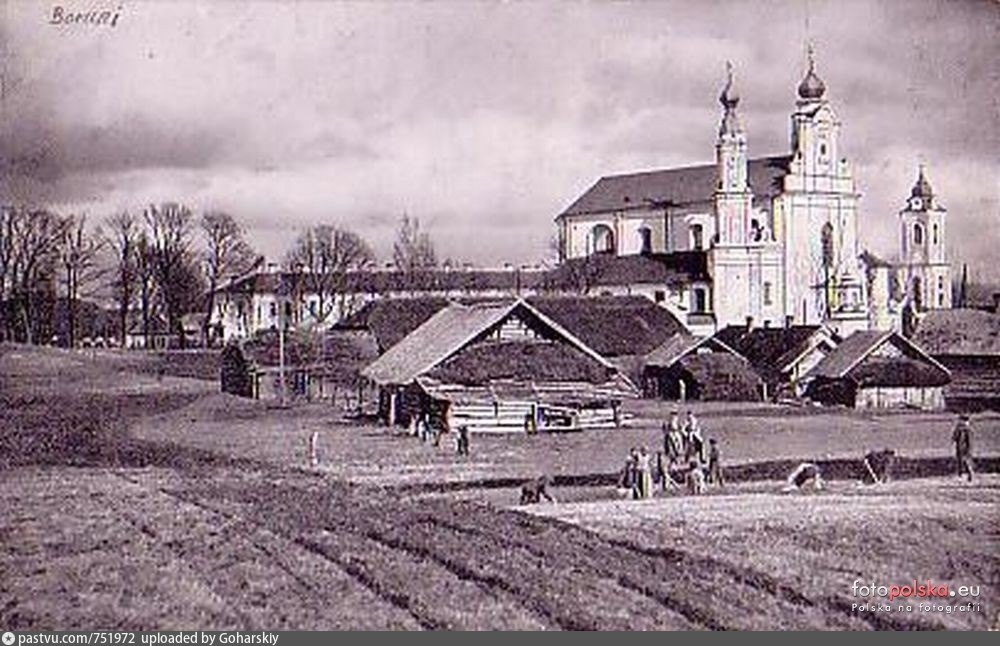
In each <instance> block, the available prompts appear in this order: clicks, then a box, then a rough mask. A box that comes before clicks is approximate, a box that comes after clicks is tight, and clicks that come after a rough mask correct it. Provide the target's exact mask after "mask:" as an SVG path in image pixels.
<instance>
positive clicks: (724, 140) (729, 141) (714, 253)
mask: <svg viewBox="0 0 1000 646" xmlns="http://www.w3.org/2000/svg"><path fill="white" fill-rule="evenodd" d="M719 103H721V104H722V121H721V123H720V124H719V137H718V139H717V140H716V144H715V160H716V173H717V181H716V187H715V194H714V196H713V215H714V219H715V231H716V236H715V239H714V240H713V242H712V245H711V247H710V249H709V254H708V263H709V272H710V274H711V276H712V290H713V292H712V294H713V298H712V302H713V312H714V314H715V319H716V324H717V325H718V326H720V327H721V326H724V325H730V324H745V323H746V321H747V319H748V318H750V319H753V320H755V321H757V322H759V323H760V324H762V325H768V324H774V325H778V324H780V322H781V320H782V311H781V307H780V302H779V299H778V294H779V293H780V291H781V289H782V288H783V281H782V274H781V252H780V247H779V245H778V243H777V241H776V240H775V239H774V236H773V235H772V232H771V228H770V227H769V226H767V224H766V221H767V218H766V217H765V214H764V213H762V212H759V210H755V209H754V203H753V189H752V187H751V186H750V178H749V165H748V160H747V136H746V133H745V132H744V131H743V126H742V124H741V123H740V118H739V115H738V114H737V107H738V106H739V103H740V96H739V93H738V92H737V90H736V83H735V80H734V78H733V66H732V65H731V64H729V63H727V64H726V85H725V87H724V88H723V90H722V93H721V94H720V95H719Z"/></svg>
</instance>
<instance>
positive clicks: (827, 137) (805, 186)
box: [775, 47, 868, 335]
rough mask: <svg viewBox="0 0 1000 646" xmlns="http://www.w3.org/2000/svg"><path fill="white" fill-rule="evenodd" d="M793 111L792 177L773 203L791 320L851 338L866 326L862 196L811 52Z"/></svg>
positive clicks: (839, 125) (810, 50) (786, 181)
mask: <svg viewBox="0 0 1000 646" xmlns="http://www.w3.org/2000/svg"><path fill="white" fill-rule="evenodd" d="M795 106H796V108H795V111H794V112H793V113H792V118H791V158H790V161H789V169H788V174H787V175H786V176H785V179H784V191H783V193H782V195H781V196H780V197H779V198H778V199H777V200H776V204H775V210H776V217H775V221H776V226H777V227H779V228H780V230H781V237H782V241H783V246H784V253H785V270H786V274H785V280H786V291H785V295H784V307H785V314H786V316H789V317H791V319H792V320H793V321H794V322H795V323H800V324H818V323H826V324H828V325H830V326H831V327H833V328H834V329H835V330H837V331H838V332H839V333H841V334H843V335H846V334H850V333H851V332H854V331H856V330H860V329H867V327H868V320H867V309H868V306H867V295H866V293H865V287H864V285H865V283H864V280H863V276H864V273H863V270H862V266H861V261H860V248H859V246H858V237H857V230H858V227H857V217H858V198H859V195H858V192H857V189H856V187H855V183H854V177H853V173H852V170H851V167H850V165H849V164H848V162H847V160H846V159H845V158H844V157H843V156H842V155H841V150H840V127H841V124H840V120H839V119H838V118H837V114H836V112H835V111H834V109H833V107H832V106H831V105H830V102H829V101H828V100H827V98H826V84H825V83H823V81H822V79H820V77H819V74H818V73H817V71H816V60H815V56H814V53H813V50H812V47H810V48H809V63H808V69H807V71H806V75H805V77H804V78H803V79H802V82H801V83H799V86H798V99H797V101H796V104H795Z"/></svg>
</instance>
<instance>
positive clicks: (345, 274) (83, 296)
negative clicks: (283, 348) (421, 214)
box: [0, 203, 438, 347]
mask: <svg viewBox="0 0 1000 646" xmlns="http://www.w3.org/2000/svg"><path fill="white" fill-rule="evenodd" d="M263 260H264V259H263V257H262V256H261V255H259V254H258V253H257V252H256V251H255V250H254V248H253V247H252V245H251V244H250V242H249V241H248V240H247V236H246V229H245V228H244V226H243V225H242V224H241V223H240V222H239V221H238V220H237V219H236V218H235V217H234V216H232V215H230V214H228V213H225V212H220V211H206V212H204V213H202V214H201V215H200V217H196V215H195V213H194V212H193V211H192V210H191V209H190V208H188V207H186V206H184V205H183V204H178V203H163V204H160V205H151V206H149V207H147V208H146V209H143V210H142V211H141V212H139V213H134V212H131V211H121V212H118V213H115V214H112V215H110V216H108V217H106V218H104V219H103V220H101V221H100V222H98V223H96V225H95V226H90V223H88V218H87V216H86V215H83V214H70V215H60V214H57V213H55V212H53V211H51V210H48V209H30V208H24V207H15V206H11V207H3V208H0V340H8V341H18V342H23V343H50V342H52V341H56V342H58V343H59V344H60V345H67V346H69V347H76V346H78V345H79V344H80V341H81V339H80V338H79V337H80V328H81V308H82V305H83V304H85V303H92V302H94V301H98V302H100V301H104V302H107V301H110V302H111V303H112V304H113V309H114V318H115V325H114V328H115V338H116V339H117V340H118V343H119V344H121V345H122V346H124V345H125V344H126V340H127V337H128V335H129V334H130V333H133V334H138V335H140V336H142V337H144V345H145V347H152V345H153V344H152V343H151V336H152V335H153V334H154V333H156V331H157V330H158V329H159V327H160V326H161V322H162V323H163V324H165V326H166V332H168V333H169V334H170V336H171V337H172V338H175V339H178V341H179V343H180V345H181V347H184V346H185V345H186V344H187V342H188V340H187V338H186V336H185V329H184V322H183V320H184V318H185V316H186V315H187V314H190V313H194V312H201V313H204V314H205V316H203V317H201V321H200V335H201V341H202V343H203V344H205V345H209V344H211V343H212V341H213V334H212V330H211V329H210V321H211V316H210V313H211V312H212V311H213V310H214V309H215V307H216V294H217V291H218V289H219V288H220V287H221V286H222V285H223V284H224V283H225V281H226V280H228V279H229V278H230V277H234V276H239V275H244V274H247V273H249V272H251V271H253V270H255V269H257V268H259V267H260V266H261V265H262V263H263ZM283 260H284V262H283V263H282V264H283V267H284V269H285V270H286V272H287V273H288V275H290V276H292V277H293V280H292V281H291V283H292V287H291V288H292V289H293V290H295V291H297V292H299V294H298V295H301V294H302V293H304V292H309V293H312V294H315V295H316V296H317V302H315V303H314V306H315V311H313V312H312V315H313V317H314V318H315V319H316V320H318V321H321V322H322V321H326V320H328V319H329V317H330V316H332V315H333V313H334V312H335V311H337V309H338V305H340V306H341V307H343V305H344V303H343V302H340V303H338V299H343V298H346V296H345V293H346V292H347V291H349V290H346V289H345V287H347V281H348V280H349V279H350V275H351V273H352V272H354V271H357V270H364V269H370V268H373V267H374V266H375V263H376V256H375V254H374V252H373V251H372V247H371V246H370V245H369V244H368V242H367V241H365V240H364V238H362V237H361V236H360V235H359V234H357V233H355V232H354V231H351V230H350V229H348V228H346V227H343V226H339V225H318V226H313V227H309V228H307V229H305V230H304V231H302V232H301V233H300V235H299V236H298V237H297V239H296V240H295V242H294V244H293V246H292V248H291V250H290V251H289V252H288V253H287V254H286V256H285V258H284V259H283ZM393 264H394V265H395V266H396V267H397V268H398V269H400V270H402V271H416V270H421V269H428V268H433V267H436V266H437V264H438V263H437V256H436V253H435V250H434V245H433V243H432V241H431V239H430V237H429V235H428V234H427V233H426V232H424V231H421V229H420V222H419V220H418V219H417V218H410V217H409V216H406V215H404V216H403V217H402V218H401V221H400V225H399V230H398V233H397V238H396V241H395V243H394V245H393ZM341 311H343V310H341ZM57 321H61V322H62V323H63V324H62V325H59V326H57V324H56V322H57ZM56 332H60V333H61V334H56Z"/></svg>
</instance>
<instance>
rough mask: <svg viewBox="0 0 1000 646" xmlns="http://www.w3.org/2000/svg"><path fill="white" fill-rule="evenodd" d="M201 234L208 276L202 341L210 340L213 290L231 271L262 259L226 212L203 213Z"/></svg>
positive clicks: (207, 342)
mask: <svg viewBox="0 0 1000 646" xmlns="http://www.w3.org/2000/svg"><path fill="white" fill-rule="evenodd" d="M200 224H201V230H202V233H203V234H204V236H205V257H204V269H205V277H206V278H207V280H208V290H207V297H206V301H207V302H206V309H205V311H206V316H205V322H204V324H203V325H202V335H203V338H204V344H205V345H206V346H208V345H209V344H210V343H211V340H212V339H211V335H210V334H209V331H210V329H211V321H212V312H213V310H214V309H215V292H216V290H217V289H218V288H219V284H220V283H221V282H222V280H223V279H224V278H225V277H226V276H227V275H231V274H241V273H244V272H246V271H248V270H249V269H250V268H251V267H253V266H254V265H255V264H257V263H258V262H260V261H262V258H259V257H258V256H257V254H256V253H255V252H254V250H253V249H252V248H251V247H250V244H249V243H248V242H247V241H246V238H245V235H244V231H243V227H242V226H241V225H240V224H239V222H237V221H236V219H235V218H233V216H231V215H229V214H228V213H218V212H215V213H213V212H209V213H205V214H204V215H203V216H202V218H201V221H200Z"/></svg>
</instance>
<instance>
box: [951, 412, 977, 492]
mask: <svg viewBox="0 0 1000 646" xmlns="http://www.w3.org/2000/svg"><path fill="white" fill-rule="evenodd" d="M951 441H952V442H954V443H955V458H956V459H957V461H958V477H959V478H961V477H962V475H965V476H967V477H968V479H969V482H972V425H971V424H970V423H969V416H968V415H962V416H960V417H959V418H958V423H957V424H955V430H954V432H952V434H951Z"/></svg>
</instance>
